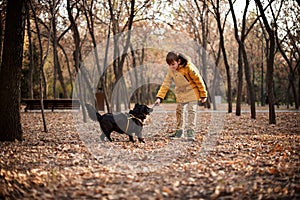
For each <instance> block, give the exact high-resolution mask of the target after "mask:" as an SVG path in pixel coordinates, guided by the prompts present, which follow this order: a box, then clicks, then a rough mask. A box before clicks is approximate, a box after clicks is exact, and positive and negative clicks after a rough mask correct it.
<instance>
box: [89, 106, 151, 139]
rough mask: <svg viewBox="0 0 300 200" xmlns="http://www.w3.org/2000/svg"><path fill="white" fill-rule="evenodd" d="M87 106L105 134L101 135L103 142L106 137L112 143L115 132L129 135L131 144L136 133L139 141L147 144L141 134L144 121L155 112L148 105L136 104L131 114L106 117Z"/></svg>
mask: <svg viewBox="0 0 300 200" xmlns="http://www.w3.org/2000/svg"><path fill="white" fill-rule="evenodd" d="M85 106H86V108H87V111H88V114H89V116H90V118H91V119H92V120H94V121H98V122H99V124H100V127H101V129H102V132H103V133H104V134H103V133H102V135H101V140H102V141H103V140H104V138H105V136H106V137H107V138H108V140H109V141H111V142H112V139H111V137H110V134H111V132H113V131H115V132H118V133H121V134H123V133H125V134H127V135H128V136H129V140H130V141H131V142H134V140H133V133H135V135H136V136H137V137H138V140H139V141H140V142H144V143H145V141H144V139H143V138H142V134H141V132H142V127H143V121H144V119H146V116H147V115H149V114H150V113H151V112H152V111H153V109H152V108H149V107H148V106H146V105H140V104H135V106H134V108H133V110H130V111H129V113H125V114H124V113H119V114H112V113H105V114H104V115H100V114H99V113H98V112H97V111H96V110H95V108H94V107H93V106H92V105H90V104H86V105H85Z"/></svg>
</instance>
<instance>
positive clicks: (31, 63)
mask: <svg viewBox="0 0 300 200" xmlns="http://www.w3.org/2000/svg"><path fill="white" fill-rule="evenodd" d="M26 22H27V35H28V42H29V74H28V79H27V82H28V94H27V96H28V97H29V98H30V99H33V68H34V59H33V45H32V36H31V30H30V14H29V8H28V7H27V8H26Z"/></svg>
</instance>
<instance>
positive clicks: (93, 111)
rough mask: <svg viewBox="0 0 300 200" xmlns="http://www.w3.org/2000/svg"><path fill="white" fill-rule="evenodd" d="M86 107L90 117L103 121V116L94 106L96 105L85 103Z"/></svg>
mask: <svg viewBox="0 0 300 200" xmlns="http://www.w3.org/2000/svg"><path fill="white" fill-rule="evenodd" d="M85 107H86V109H87V111H88V114H89V117H90V118H91V119H92V120H93V121H99V122H100V121H101V120H102V116H101V115H100V114H99V113H98V112H97V111H96V109H95V108H94V106H92V105H90V104H85Z"/></svg>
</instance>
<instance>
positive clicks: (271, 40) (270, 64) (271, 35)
mask: <svg viewBox="0 0 300 200" xmlns="http://www.w3.org/2000/svg"><path fill="white" fill-rule="evenodd" d="M272 2H273V1H271V3H272ZM255 3H256V5H257V7H258V9H259V12H260V15H261V18H262V20H263V24H264V26H265V28H266V31H267V33H268V40H267V42H268V44H269V51H268V55H267V93H268V94H267V95H268V104H269V124H276V114H275V106H274V102H275V101H274V58H275V30H274V29H273V28H272V26H271V24H270V22H269V21H268V19H267V16H266V13H265V9H264V8H263V5H262V3H261V1H259V0H255Z"/></svg>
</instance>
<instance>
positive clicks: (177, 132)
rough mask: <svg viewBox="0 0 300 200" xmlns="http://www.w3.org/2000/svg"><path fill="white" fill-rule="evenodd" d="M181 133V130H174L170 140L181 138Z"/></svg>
mask: <svg viewBox="0 0 300 200" xmlns="http://www.w3.org/2000/svg"><path fill="white" fill-rule="evenodd" d="M182 133H183V131H182V130H176V131H175V133H174V134H173V135H171V136H170V138H172V139H179V138H181V136H182Z"/></svg>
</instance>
